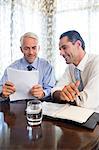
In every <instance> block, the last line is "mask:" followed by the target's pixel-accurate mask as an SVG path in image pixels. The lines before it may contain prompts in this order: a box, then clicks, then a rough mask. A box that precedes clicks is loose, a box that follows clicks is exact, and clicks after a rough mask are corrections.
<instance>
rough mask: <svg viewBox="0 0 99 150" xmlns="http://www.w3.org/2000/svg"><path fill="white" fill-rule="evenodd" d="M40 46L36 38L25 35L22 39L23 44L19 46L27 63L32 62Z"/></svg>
mask: <svg viewBox="0 0 99 150" xmlns="http://www.w3.org/2000/svg"><path fill="white" fill-rule="evenodd" d="M39 49H40V46H39V45H38V40H37V39H35V38H31V37H25V38H24V39H23V44H22V46H21V51H22V53H23V54H24V57H25V59H26V60H27V62H28V63H33V61H34V60H35V58H36V57H37V55H38V51H39Z"/></svg>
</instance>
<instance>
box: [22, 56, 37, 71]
mask: <svg viewBox="0 0 99 150" xmlns="http://www.w3.org/2000/svg"><path fill="white" fill-rule="evenodd" d="M38 60H39V58H38V57H37V58H35V60H34V61H33V63H31V65H32V66H33V68H34V69H36V70H37V67H38ZM22 61H23V64H24V65H25V66H26V67H27V66H28V65H30V64H29V63H28V62H27V61H26V59H25V58H24V57H23V59H22Z"/></svg>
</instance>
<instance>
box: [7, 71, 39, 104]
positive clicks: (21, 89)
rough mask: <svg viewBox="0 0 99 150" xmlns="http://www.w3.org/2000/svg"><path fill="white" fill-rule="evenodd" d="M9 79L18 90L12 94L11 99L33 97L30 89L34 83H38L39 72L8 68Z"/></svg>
mask: <svg viewBox="0 0 99 150" xmlns="http://www.w3.org/2000/svg"><path fill="white" fill-rule="evenodd" d="M7 74H8V80H9V81H11V82H12V83H13V84H14V85H15V88H16V92H15V93H14V94H11V95H10V101H15V100H24V99H31V98H33V96H31V95H30V94H29V90H30V89H31V88H32V87H33V85H36V84H38V80H39V72H38V71H37V70H36V71H34V70H33V71H24V70H16V69H13V68H8V70H7Z"/></svg>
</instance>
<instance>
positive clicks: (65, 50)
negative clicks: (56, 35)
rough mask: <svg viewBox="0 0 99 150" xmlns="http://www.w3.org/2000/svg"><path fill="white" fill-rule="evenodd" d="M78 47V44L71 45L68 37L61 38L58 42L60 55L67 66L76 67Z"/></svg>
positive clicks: (77, 42)
mask: <svg viewBox="0 0 99 150" xmlns="http://www.w3.org/2000/svg"><path fill="white" fill-rule="evenodd" d="M79 46H80V42H79V41H76V42H75V43H72V42H71V41H69V39H68V37H67V36H65V37H62V38H61V39H60V42H59V50H60V55H62V56H63V57H64V59H65V61H66V63H67V64H74V65H77V63H78V62H79V53H80V51H79Z"/></svg>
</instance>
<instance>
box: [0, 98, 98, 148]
mask: <svg viewBox="0 0 99 150" xmlns="http://www.w3.org/2000/svg"><path fill="white" fill-rule="evenodd" d="M25 109H26V101H17V102H13V103H9V102H2V103H0V112H3V114H4V123H3V125H2V122H0V150H33V149H34V150H43V149H45V150H61V149H62V150H98V149H99V147H98V142H99V125H97V126H96V128H95V129H94V130H89V129H86V128H83V127H79V126H77V125H73V124H70V123H66V122H61V121H55V120H51V119H44V118H43V121H42V124H41V125H40V126H34V127H30V126H29V125H28V124H27V119H26V113H25Z"/></svg>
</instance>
